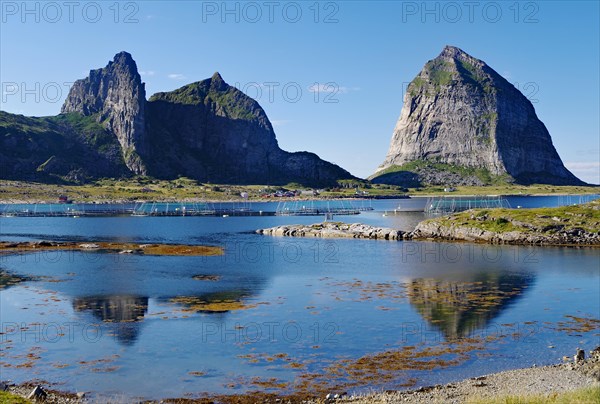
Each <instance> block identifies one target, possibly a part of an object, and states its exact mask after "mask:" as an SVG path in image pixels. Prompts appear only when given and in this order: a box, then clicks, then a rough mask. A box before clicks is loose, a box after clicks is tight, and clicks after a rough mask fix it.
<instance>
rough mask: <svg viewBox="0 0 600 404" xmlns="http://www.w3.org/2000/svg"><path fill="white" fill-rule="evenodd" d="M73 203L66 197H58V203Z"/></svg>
mask: <svg viewBox="0 0 600 404" xmlns="http://www.w3.org/2000/svg"><path fill="white" fill-rule="evenodd" d="M71 202H72V201H71V200H70V199H69V198H68V197H67V196H66V195H61V196H59V197H58V203H71Z"/></svg>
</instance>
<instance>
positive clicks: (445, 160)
mask: <svg viewBox="0 0 600 404" xmlns="http://www.w3.org/2000/svg"><path fill="white" fill-rule="evenodd" d="M419 162H420V163H421V164H415V163H419ZM415 165H416V166H417V170H416V172H413V170H412V169H413V168H415V167H413V166H415ZM403 168H404V170H403ZM477 170H479V171H477ZM403 171H404V172H405V171H408V172H412V173H413V174H415V175H416V176H417V177H419V178H420V180H421V182H423V183H432V181H433V183H436V182H437V183H443V182H446V183H448V184H450V185H460V184H463V183H464V184H470V183H472V185H479V184H477V180H476V178H480V179H481V178H482V177H492V178H494V177H496V176H499V177H500V179H502V180H505V181H517V182H519V183H524V184H530V183H548V184H556V185H581V184H583V183H582V181H580V180H579V179H577V178H576V177H575V176H574V175H573V174H572V173H571V172H570V171H568V170H567V169H566V168H565V166H564V165H563V163H562V161H561V159H560V157H559V156H558V153H557V152H556V149H555V148H554V146H553V144H552V140H551V138H550V134H549V133H548V130H547V129H546V127H545V126H544V124H543V123H542V122H541V121H540V120H539V119H538V117H537V115H536V113H535V110H534V108H533V105H532V104H531V102H530V101H529V100H528V99H527V98H526V97H525V96H524V95H523V94H522V93H521V92H520V91H519V90H518V89H517V88H515V87H514V86H513V85H512V84H511V83H509V82H508V81H507V80H505V79H504V78H503V77H502V76H500V75H499V74H498V73H497V72H496V71H494V70H493V69H492V68H491V67H489V66H488V65H487V64H485V62H483V61H481V60H479V59H476V58H474V57H472V56H470V55H468V54H467V53H465V52H463V51H462V50H460V49H458V48H456V47H453V46H446V47H445V48H444V50H443V51H442V53H441V54H440V55H439V56H438V57H437V58H435V59H433V60H430V61H429V62H427V64H426V65H425V67H424V68H423V70H422V71H421V72H420V73H419V74H418V75H417V77H415V79H414V80H413V81H412V82H411V83H410V84H409V86H408V88H407V91H406V94H405V96H404V104H403V108H402V112H401V114H400V118H399V120H398V122H397V124H396V127H395V129H394V134H393V136H392V141H391V144H390V148H389V151H388V154H387V156H386V158H385V161H384V162H383V163H382V164H381V166H380V167H379V168H378V172H377V173H376V174H374V176H373V181H374V182H388V183H400V184H401V185H402V182H403V180H405V179H406V178H410V179H411V180H412V182H415V178H414V176H413V177H410V175H408V176H407V175H406V174H404V175H403V176H400V175H395V174H394V172H403ZM427 171H431V172H434V173H437V174H436V175H433V180H432V179H431V178H427V174H426V172H427ZM439 172H445V173H452V172H454V173H459V174H462V177H466V178H467V180H466V181H465V180H462V179H461V178H460V177H461V176H458V178H457V176H456V175H448V176H443V175H441V176H440V174H439ZM484 179H485V178H484ZM417 182H418V181H417Z"/></svg>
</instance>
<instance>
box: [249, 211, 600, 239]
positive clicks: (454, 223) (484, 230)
mask: <svg viewBox="0 0 600 404" xmlns="http://www.w3.org/2000/svg"><path fill="white" fill-rule="evenodd" d="M256 232H257V233H258V234H263V235H269V236H288V237H323V238H336V237H337V238H363V239H376V240H437V241H439V240H448V241H470V242H481V243H491V244H531V245H554V246H569V245H577V246H594V247H597V246H600V200H595V201H592V202H590V203H586V204H582V205H573V206H562V207H558V208H535V209H470V210H467V211H464V212H460V213H455V214H451V215H449V216H441V217H436V218H433V219H428V220H424V221H422V222H421V223H419V224H418V225H417V227H416V228H415V229H414V230H413V231H412V232H403V231H401V230H396V229H390V228H381V227H373V226H369V225H365V224H360V223H354V224H346V223H341V222H325V223H318V224H312V225H283V226H277V227H272V228H268V229H260V230H257V231H256Z"/></svg>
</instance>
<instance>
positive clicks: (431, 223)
mask: <svg viewBox="0 0 600 404" xmlns="http://www.w3.org/2000/svg"><path fill="white" fill-rule="evenodd" d="M448 220H453V219H452V218H450V219H448ZM540 230H542V229H540ZM410 238H411V239H414V240H419V239H421V240H423V239H434V240H448V241H453V240H456V241H472V242H484V243H491V244H532V245H549V246H561V245H564V246H569V245H578V246H599V247H600V231H594V232H592V231H586V230H584V229H571V230H566V231H553V232H548V231H536V229H533V231H522V230H512V231H505V232H499V231H490V230H485V229H481V228H478V227H474V226H469V225H464V224H460V223H451V224H448V223H447V222H446V221H436V220H428V221H424V222H421V223H419V224H418V225H417V227H416V228H415V230H414V231H413V232H411V233H410Z"/></svg>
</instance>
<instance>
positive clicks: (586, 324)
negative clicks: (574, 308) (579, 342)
mask: <svg viewBox="0 0 600 404" xmlns="http://www.w3.org/2000/svg"><path fill="white" fill-rule="evenodd" d="M565 317H566V318H568V320H567V321H559V322H558V323H557V324H556V325H557V326H556V328H555V329H556V331H563V332H566V333H568V334H575V335H578V334H583V333H586V332H590V331H598V330H600V320H599V319H596V318H591V317H577V316H571V315H565Z"/></svg>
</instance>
